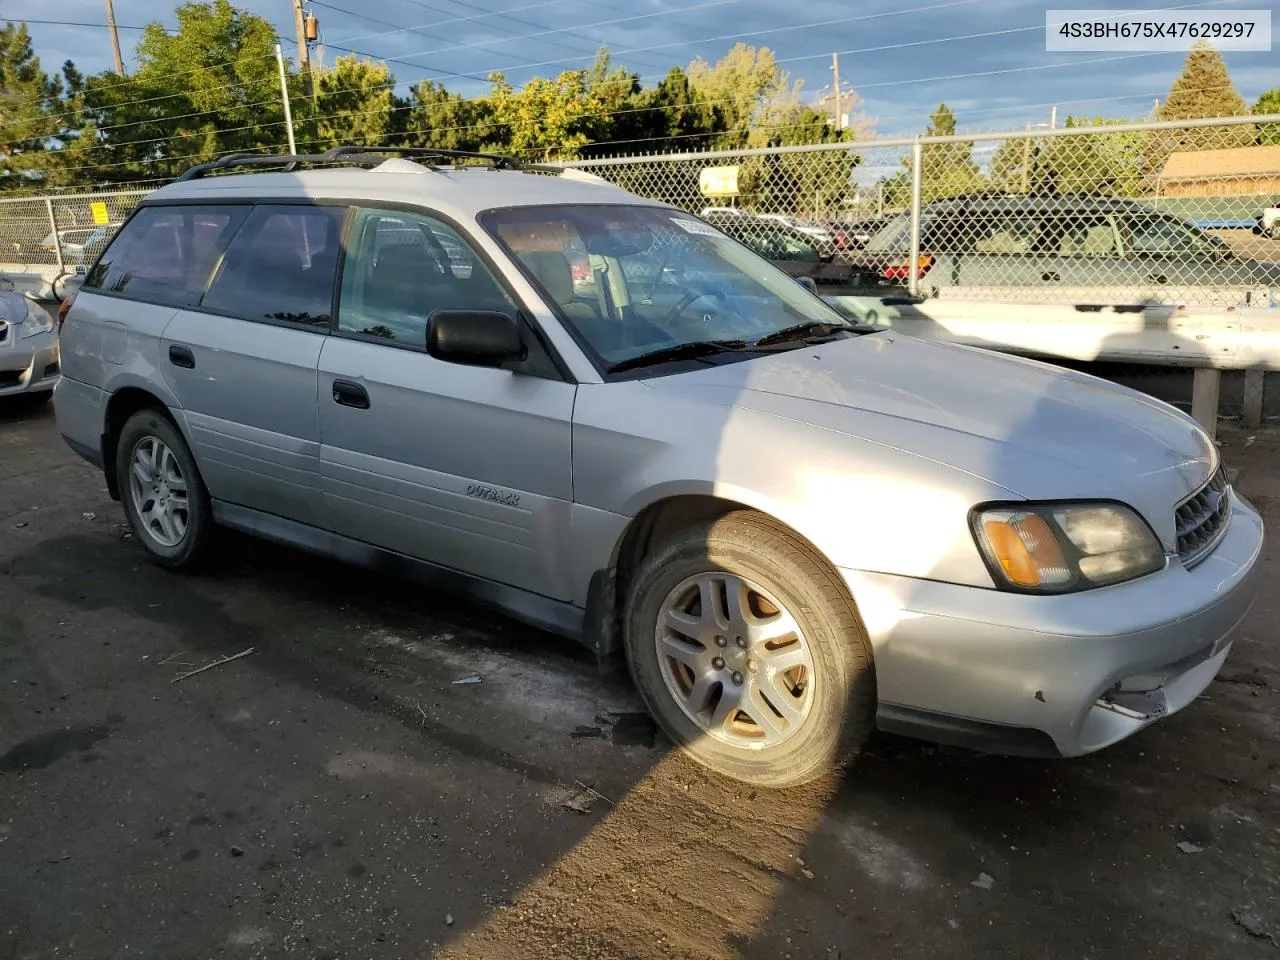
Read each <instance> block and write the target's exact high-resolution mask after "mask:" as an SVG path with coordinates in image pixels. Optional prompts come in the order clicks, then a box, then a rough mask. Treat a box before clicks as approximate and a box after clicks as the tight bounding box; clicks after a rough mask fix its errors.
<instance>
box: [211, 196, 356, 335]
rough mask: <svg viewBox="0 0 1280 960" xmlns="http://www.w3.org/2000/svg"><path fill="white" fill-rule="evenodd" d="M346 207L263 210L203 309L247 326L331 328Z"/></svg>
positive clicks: (256, 211)
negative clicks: (248, 323)
mask: <svg viewBox="0 0 1280 960" xmlns="http://www.w3.org/2000/svg"><path fill="white" fill-rule="evenodd" d="M346 213H347V208H346V207H336V206H335V207H330V206H323V207H322V206H307V205H302V204H296V205H291V204H262V205H259V206H256V207H254V208H253V213H252V214H250V215H249V218H248V219H247V220H246V221H245V223H244V226H243V227H242V228H241V229H240V232H239V233H237V234H236V236H235V239H234V240H233V241H232V243H231V245H230V247H229V248H228V249H227V252H226V255H225V256H224V257H223V258H222V265H221V267H220V268H219V269H218V272H217V275H216V276H214V278H213V282H212V283H210V284H209V292H208V293H206V294H205V295H204V299H203V300H202V301H201V302H200V305H201V306H202V307H203V308H204V309H206V310H211V311H213V312H215V313H224V314H227V315H228V316H232V317H239V318H240V319H243V320H258V321H277V322H282V323H298V324H304V325H306V326H311V327H323V328H327V327H328V326H329V321H330V319H331V318H332V315H333V294H334V278H335V277H336V275H337V271H338V257H339V253H340V251H341V249H342V224H343V219H344V217H345V216H346Z"/></svg>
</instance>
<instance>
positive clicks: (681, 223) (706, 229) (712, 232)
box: [671, 217, 724, 237]
mask: <svg viewBox="0 0 1280 960" xmlns="http://www.w3.org/2000/svg"><path fill="white" fill-rule="evenodd" d="M671 222H672V223H674V224H675V225H676V226H677V227H679V228H680V229H681V230H683V231H684V232H685V233H696V234H698V235H699V236H703V237H722V236H724V234H722V233H721V232H720V231H719V230H717V229H716V228H715V227H713V226H711V224H709V223H701V222H699V221H697V220H682V219H681V218H680V217H672V218H671Z"/></svg>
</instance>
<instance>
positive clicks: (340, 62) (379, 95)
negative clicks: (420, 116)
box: [295, 54, 395, 150]
mask: <svg viewBox="0 0 1280 960" xmlns="http://www.w3.org/2000/svg"><path fill="white" fill-rule="evenodd" d="M394 85H395V79H394V78H393V77H392V76H391V72H390V71H389V70H388V69H387V66H386V64H384V63H374V62H373V61H370V60H361V59H360V58H359V57H357V56H356V55H354V54H353V55H351V56H348V57H338V59H337V60H335V61H334V64H333V67H332V68H331V69H329V70H326V71H324V72H323V73H321V74H320V76H319V82H318V83H317V84H316V93H315V97H314V99H306V98H304V99H302V100H301V101H300V103H299V106H300V107H302V108H303V109H302V110H301V111H295V122H296V123H297V130H298V140H299V143H300V145H299V148H298V149H299V150H303V149H304V148H303V147H302V146H301V141H302V139H303V132H304V131H305V132H306V134H307V136H308V137H310V138H311V139H310V140H308V141H307V149H310V148H314V149H317V150H327V149H329V148H330V147H336V146H340V145H342V144H349V143H356V144H365V145H368V146H379V145H381V144H382V143H383V142H384V141H385V140H386V139H387V137H388V135H389V134H390V133H391V132H392V129H393V123H394V119H393V118H394V114H393V113H392V112H391V111H392V109H393V107H394V105H395V103H394V101H395V95H394V94H393V93H392V87H393V86H394Z"/></svg>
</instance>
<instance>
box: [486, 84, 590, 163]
mask: <svg viewBox="0 0 1280 960" xmlns="http://www.w3.org/2000/svg"><path fill="white" fill-rule="evenodd" d="M489 79H490V82H491V83H492V84H493V90H492V92H491V93H490V95H489V100H490V102H491V103H492V105H493V119H494V122H496V123H498V124H501V125H503V126H504V127H505V128H506V141H507V143H508V144H509V148H510V150H511V152H512V153H515V154H516V155H517V156H519V157H521V158H524V159H539V160H546V159H550V158H551V156H552V155H553V154H555V155H558V156H560V157H563V158H566V159H568V158H572V157H575V156H577V152H578V150H579V148H581V147H582V146H584V145H585V144H587V143H590V142H591V136H590V134H589V131H590V130H591V122H590V121H591V120H592V119H593V116H592V115H593V113H594V112H595V111H594V106H593V101H592V100H591V99H590V98H589V97H588V96H587V84H586V73H585V72H584V71H582V70H566V71H565V72H564V73H561V74H560V75H559V76H558V77H556V78H555V79H554V80H549V79H547V78H545V77H534V78H533V79H532V80H530V81H529V82H528V83H527V84H525V86H524V88H523V89H521V90H519V91H517V90H516V89H515V88H514V87H512V86H511V84H510V83H509V82H508V81H507V78H506V77H505V76H503V75H502V74H501V73H495V74H492V75H491V76H490V78H489Z"/></svg>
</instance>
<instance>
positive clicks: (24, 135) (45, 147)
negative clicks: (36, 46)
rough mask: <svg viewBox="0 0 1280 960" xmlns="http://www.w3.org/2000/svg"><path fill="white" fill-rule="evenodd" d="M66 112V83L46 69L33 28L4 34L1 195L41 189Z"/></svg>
mask: <svg viewBox="0 0 1280 960" xmlns="http://www.w3.org/2000/svg"><path fill="white" fill-rule="evenodd" d="M73 69H74V68H73ZM77 76H78V75H77ZM62 111H63V101H62V81H61V80H60V79H59V78H58V77H56V76H55V77H49V76H48V75H46V74H45V72H44V71H43V70H42V69H40V58H39V57H37V56H36V55H35V53H34V52H33V51H32V49H31V36H30V34H28V33H27V25H26V24H25V23H20V24H12V23H10V24H7V25H5V26H4V27H3V28H0V190H23V189H30V188H31V187H34V186H38V185H39V184H40V182H41V181H42V179H43V174H44V173H46V172H47V171H48V169H49V167H50V165H51V163H52V161H53V159H54V154H53V152H52V151H51V150H50V149H49V148H50V146H51V145H52V144H51V140H52V138H54V137H56V136H57V135H58V134H59V133H61V132H62V130H61V127H60V125H59V123H58V120H59V118H60V115H61V113H62Z"/></svg>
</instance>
